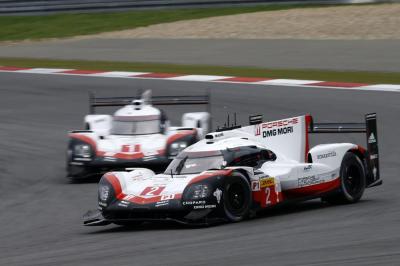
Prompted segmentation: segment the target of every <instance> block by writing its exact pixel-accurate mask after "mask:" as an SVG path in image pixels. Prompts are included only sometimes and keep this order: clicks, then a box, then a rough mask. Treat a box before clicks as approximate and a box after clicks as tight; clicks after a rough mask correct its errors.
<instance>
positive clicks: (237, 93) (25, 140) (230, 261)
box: [0, 73, 400, 266]
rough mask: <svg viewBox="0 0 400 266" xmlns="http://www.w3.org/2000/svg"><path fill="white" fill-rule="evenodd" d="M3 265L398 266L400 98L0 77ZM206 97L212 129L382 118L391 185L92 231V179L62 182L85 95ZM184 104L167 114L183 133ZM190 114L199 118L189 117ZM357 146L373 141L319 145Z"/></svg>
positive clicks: (385, 170)
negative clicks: (332, 202) (355, 198)
mask: <svg viewBox="0 0 400 266" xmlns="http://www.w3.org/2000/svg"><path fill="white" fill-rule="evenodd" d="M0 82H1V86H0V121H1V122H0V147H1V148H0V213H1V216H0V217H1V219H0V239H1V241H0V265H18V266H24V265H29V266H34V265H41V266H45V265H57V266H61V265H98V266H100V265H107V266H108V265H399V264H400V249H399V245H400V227H399V222H400V209H399V204H400V193H398V190H399V187H400V178H399V169H400V163H399V161H400V160H399V159H400V156H399V153H400V147H399V144H398V136H399V135H400V126H399V125H398V122H399V120H398V115H399V114H400V105H399V102H400V94H399V93H391V92H372V91H352V90H334V89H322V88H320V89H312V88H300V87H275V86H257V85H243V84H240V85H239V84H216V83H205V82H204V83H196V82H182V81H165V80H137V79H135V80H134V79H132V80H130V79H112V78H99V77H78V76H75V77H74V76H50V75H32V74H21V73H0ZM139 88H142V89H153V93H154V95H168V94H170V95H172V94H185V95H188V94H201V93H203V92H205V91H206V90H207V89H211V97H212V111H213V114H214V126H216V125H217V122H219V124H223V122H225V117H226V113H227V112H230V113H231V114H232V113H233V112H238V121H239V122H240V123H243V124H246V123H247V121H248V119H247V116H248V115H249V114H258V113H262V114H264V118H265V119H266V120H269V119H279V118H284V117H290V116H295V115H301V114H304V113H311V114H313V116H314V120H315V121H320V122H323V121H325V122H338V121H342V122H358V121H362V120H363V116H364V114H365V113H368V112H377V113H378V135H379V142H380V143H379V145H380V162H381V175H382V178H383V180H384V185H383V186H380V187H376V188H372V189H368V190H367V191H366V193H365V194H364V197H363V199H362V200H361V202H359V203H357V204H353V205H342V206H328V205H325V204H322V203H320V202H319V201H317V200H314V201H310V202H307V203H302V204H297V205H293V206H289V207H285V208H280V209H278V210H274V211H268V212H265V213H264V214H262V215H260V216H259V217H258V218H255V219H252V220H248V221H244V222H241V223H236V224H224V225H220V226H213V227H207V228H188V227H185V226H180V225H174V224H147V225H143V226H140V227H138V228H137V229H125V228H122V227H118V226H112V225H110V226H107V227H98V228H93V227H92V228H89V227H84V226H83V225H82V215H83V214H84V212H86V210H88V209H94V208H96V194H97V186H96V183H95V182H83V183H75V184H71V183H69V181H68V180H67V179H66V178H65V168H64V167H65V151H66V143H67V131H68V130H72V129H80V128H82V127H83V125H82V124H83V123H82V119H83V116H84V115H85V114H86V113H87V111H88V106H87V104H88V98H87V92H88V91H89V90H91V91H95V92H96V93H98V94H99V95H103V96H108V95H110V96H124V95H136V90H137V89H139ZM189 110H190V109H188V108H187V107H185V108H176V107H171V108H170V109H166V112H167V114H169V116H170V117H171V118H172V119H171V120H172V122H174V123H175V124H176V123H178V122H179V119H180V118H179V117H180V115H181V114H182V112H183V111H189ZM191 110H193V109H191ZM316 138H317V140H315V141H313V142H314V143H316V142H325V141H326V142H336V141H338V142H346V141H348V142H356V143H359V144H363V145H365V142H366V140H365V136H362V135H353V134H342V135H324V136H317V137H316Z"/></svg>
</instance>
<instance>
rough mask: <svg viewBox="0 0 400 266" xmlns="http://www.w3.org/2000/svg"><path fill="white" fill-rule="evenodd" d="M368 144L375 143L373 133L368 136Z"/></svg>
mask: <svg viewBox="0 0 400 266" xmlns="http://www.w3.org/2000/svg"><path fill="white" fill-rule="evenodd" d="M368 143H370V144H371V143H376V138H375V135H374V133H371V135H369V138H368Z"/></svg>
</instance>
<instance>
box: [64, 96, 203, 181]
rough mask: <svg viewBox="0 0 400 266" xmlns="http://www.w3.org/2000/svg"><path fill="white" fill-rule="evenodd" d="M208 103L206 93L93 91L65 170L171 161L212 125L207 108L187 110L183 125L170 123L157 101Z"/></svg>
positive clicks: (72, 173) (77, 174)
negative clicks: (98, 110) (103, 93)
mask: <svg viewBox="0 0 400 266" xmlns="http://www.w3.org/2000/svg"><path fill="white" fill-rule="evenodd" d="M182 104H187V105H193V104H208V96H154V97H152V96H151V92H150V91H146V92H144V93H143V94H142V96H141V97H140V98H135V97H107V98H98V97H97V98H96V97H94V96H91V98H90V109H91V114H89V115H86V116H85V126H86V130H75V131H71V132H70V133H69V144H68V151H67V172H68V176H69V177H71V178H84V177H88V176H91V175H93V174H101V173H105V172H107V171H112V170H118V169H120V170H121V169H125V168H127V167H134V166H136V167H137V166H144V165H147V166H152V167H153V166H155V167H158V166H163V165H164V167H165V165H167V164H168V163H169V162H170V161H171V160H172V159H173V158H174V157H175V156H176V155H177V154H178V153H179V152H180V151H182V150H183V149H185V148H186V147H188V146H190V145H191V144H193V143H195V142H197V141H198V140H200V139H202V138H203V137H204V135H205V134H206V133H207V132H208V130H209V120H210V114H209V113H208V112H193V113H185V114H183V116H182V125H181V126H179V127H177V126H171V125H170V122H169V120H168V118H167V116H166V114H165V112H164V111H163V110H161V109H159V108H156V107H155V106H158V105H182ZM113 106H122V108H120V109H118V110H117V111H115V113H114V114H113V115H108V114H94V110H95V108H96V107H113Z"/></svg>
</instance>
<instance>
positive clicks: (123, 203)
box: [118, 200, 129, 208]
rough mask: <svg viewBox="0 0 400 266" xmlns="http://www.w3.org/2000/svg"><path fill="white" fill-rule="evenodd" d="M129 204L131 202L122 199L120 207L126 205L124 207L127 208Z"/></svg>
mask: <svg viewBox="0 0 400 266" xmlns="http://www.w3.org/2000/svg"><path fill="white" fill-rule="evenodd" d="M128 205H129V202H127V201H124V200H122V201H120V202H119V203H118V206H119V207H124V208H126V207H128Z"/></svg>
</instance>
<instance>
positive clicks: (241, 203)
mask: <svg viewBox="0 0 400 266" xmlns="http://www.w3.org/2000/svg"><path fill="white" fill-rule="evenodd" d="M261 119H262V118H261V117H252V118H251V120H250V121H251V122H250V124H251V125H250V126H246V127H240V126H234V127H231V128H223V129H220V130H218V131H217V132H214V133H209V134H207V135H206V136H205V139H204V140H201V141H199V142H197V143H196V144H194V145H192V146H190V147H188V148H186V149H185V150H184V151H182V152H181V153H180V154H179V155H178V156H177V157H176V158H175V159H174V160H173V161H172V162H171V163H170V165H169V166H168V168H167V169H166V170H165V172H164V173H163V174H158V175H156V174H155V173H154V172H153V171H151V170H148V169H144V168H138V169H131V171H122V172H110V173H106V174H105V175H104V176H103V177H102V178H101V180H100V182H99V187H98V204H99V206H98V210H96V211H89V212H88V213H87V214H86V215H85V216H84V224H85V225H106V224H110V223H115V224H120V225H129V224H136V223H138V222H142V221H153V220H174V221H178V222H182V223H200V224H208V223H212V222H215V221H219V220H225V221H230V222H237V221H241V220H243V219H244V218H246V217H248V216H249V215H250V214H251V215H253V214H256V212H257V211H259V210H262V209H265V208H269V207H271V206H275V205H278V204H282V203H289V202H293V201H302V200H308V199H314V198H322V199H323V200H324V201H327V202H330V203H354V202H357V201H358V200H359V199H360V198H361V196H362V195H363V192H364V189H365V188H368V187H373V186H377V185H380V184H382V180H381V179H380V176H379V163H378V136H377V127H376V115H375V114H368V115H366V122H365V123H320V124H314V123H313V120H312V117H311V116H310V115H305V116H299V117H293V118H288V119H283V120H279V121H272V122H264V123H261ZM357 132H366V135H367V149H365V148H363V147H361V146H359V145H356V144H351V143H333V144H322V145H317V146H315V147H313V148H311V149H309V137H310V134H312V133H357Z"/></svg>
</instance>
